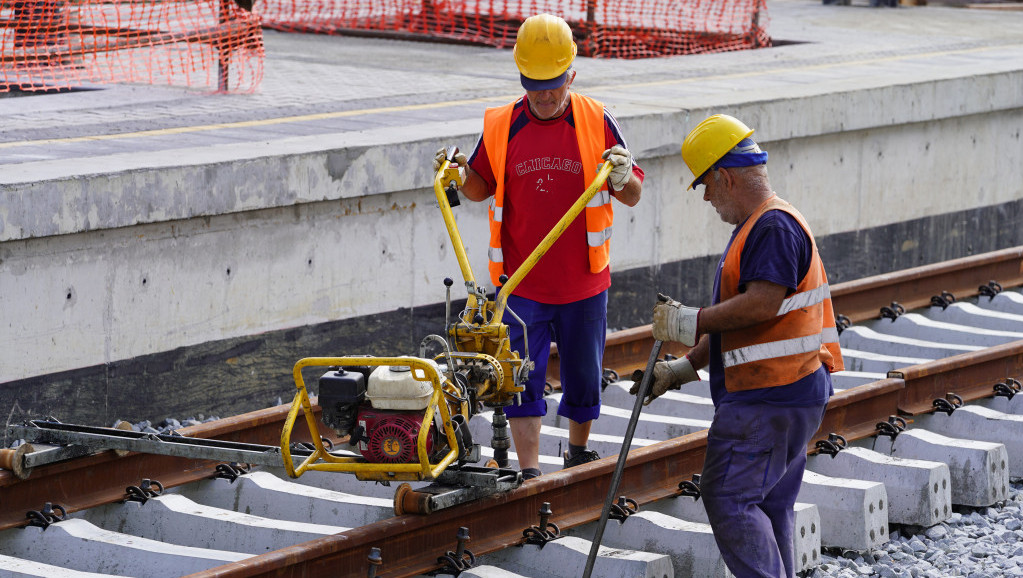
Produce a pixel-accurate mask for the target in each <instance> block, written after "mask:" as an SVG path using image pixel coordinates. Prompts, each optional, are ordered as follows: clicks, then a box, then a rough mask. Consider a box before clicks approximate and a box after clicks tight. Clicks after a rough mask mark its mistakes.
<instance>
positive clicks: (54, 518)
mask: <svg viewBox="0 0 1023 578" xmlns="http://www.w3.org/2000/svg"><path fill="white" fill-rule="evenodd" d="M57 511H60V514H57ZM25 517H26V518H28V525H29V526H35V527H37V528H42V529H44V530H45V529H46V528H49V527H50V524H54V523H56V522H60V521H62V520H66V519H67V510H65V509H64V506H61V505H60V504H53V503H50V502H46V503H45V504H43V509H42V510H38V511H37V510H30V511H28V512H26V513H25Z"/></svg>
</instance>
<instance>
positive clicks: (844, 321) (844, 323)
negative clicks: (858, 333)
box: [835, 314, 852, 335]
mask: <svg viewBox="0 0 1023 578" xmlns="http://www.w3.org/2000/svg"><path fill="white" fill-rule="evenodd" d="M851 326H852V320H851V319H849V318H848V317H846V316H845V315H842V314H839V315H836V316H835V329H837V330H838V334H839V335H841V334H842V332H843V331H845V330H846V329H848V328H849V327H851Z"/></svg>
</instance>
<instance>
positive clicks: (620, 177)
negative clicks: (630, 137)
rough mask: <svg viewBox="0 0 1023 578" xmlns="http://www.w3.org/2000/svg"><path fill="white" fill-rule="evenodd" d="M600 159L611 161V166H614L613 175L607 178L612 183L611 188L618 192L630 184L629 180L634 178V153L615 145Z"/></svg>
mask: <svg viewBox="0 0 1023 578" xmlns="http://www.w3.org/2000/svg"><path fill="white" fill-rule="evenodd" d="M600 158H602V159H604V160H605V161H611V164H612V165H614V167H613V168H612V169H611V174H610V175H608V177H607V180H608V181H610V182H611V187H612V188H613V189H614V190H616V191H620V190H622V189H624V188H625V185H627V184H629V179H631V178H632V153H630V152H629V150H628V149H626V148H625V147H623V146H622V145H615V146H613V147H611V148H609V149H607V150H606V151H604V154H602V155H600Z"/></svg>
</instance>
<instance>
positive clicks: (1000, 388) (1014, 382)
mask: <svg viewBox="0 0 1023 578" xmlns="http://www.w3.org/2000/svg"><path fill="white" fill-rule="evenodd" d="M1020 389H1021V386H1020V383H1019V380H1018V379H1015V378H1012V377H1007V378H1005V382H1004V383H996V384H995V385H994V390H995V397H1004V398H1007V399H1012V398H1013V396H1015V395H1016V394H1017V393H1019V392H1020Z"/></svg>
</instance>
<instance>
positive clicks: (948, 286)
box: [547, 246, 1023, 384]
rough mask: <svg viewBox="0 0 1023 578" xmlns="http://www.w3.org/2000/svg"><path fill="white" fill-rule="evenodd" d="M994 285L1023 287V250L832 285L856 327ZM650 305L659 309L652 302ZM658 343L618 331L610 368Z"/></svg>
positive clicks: (633, 361)
mask: <svg viewBox="0 0 1023 578" xmlns="http://www.w3.org/2000/svg"><path fill="white" fill-rule="evenodd" d="M978 279H983V280H984V281H978ZM988 281H996V282H998V283H1000V284H1001V285H1003V286H1005V287H1017V286H1020V285H1023V246H1020V247H1012V248H1009V249H1002V250H1000V251H992V252H990V253H983V254H980V255H974V256H971V257H963V258H960V259H953V260H951V261H944V262H942V263H935V264H932V265H921V266H919V267H913V268H911V269H904V270H902V271H896V272H893V273H885V274H882V275H875V276H873V277H865V278H863V279H857V280H854V281H847V282H845V283H839V284H837V285H832V286H831V302H832V305H833V306H834V308H835V313H836V314H838V315H844V316H846V317H847V318H849V320H850V321H852V322H854V323H855V322H857V321H866V320H868V319H876V318H877V317H878V316H879V311H880V308H881V307H883V306H885V305H889V304H890V303H891V302H893V301H895V302H898V303H900V304H901V305H902V306H903V307H905V308H906V309H907V310H909V309H916V308H919V307H924V306H926V305H928V304H930V302H931V298H932V297H934V296H935V295H938V294H940V293H941V292H942V291H947V292H949V293H951V294H952V295H954V296H955V297H956V298H959V299H962V298H964V297H973V296H975V295H978V294H979V292H980V291H979V288H980V285H978V283H982V284H983V283H987V282H988ZM650 303H651V305H653V301H652V300H651V302H650ZM653 344H654V337H653V334H652V332H651V326H650V325H641V326H639V327H633V328H631V329H625V330H623V331H616V332H614V333H612V334H611V335H609V336H608V338H607V344H606V346H605V349H604V365H606V366H608V367H613V368H615V369H616V370H617V371H618V372H619V373H620V374H621V375H628V374H629V373H631V372H632V371H633V370H634V369H640V368H642V367H643V363H644V361H645V360H646V354H647V352H649V351H650V348H651V347H653ZM687 350H688V349H687V348H686V347H685V346H684V345H682V344H680V343H665V344H664V348H663V351H664V353H670V354H672V355H676V356H679V355H684V354H685V352H686V351H687ZM559 367H560V360H559V358H558V348H557V346H556V345H554V344H552V345H551V358H550V362H549V364H548V366H547V381H548V382H550V383H552V384H557V383H559V378H558V376H559V375H560V373H559Z"/></svg>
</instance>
